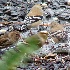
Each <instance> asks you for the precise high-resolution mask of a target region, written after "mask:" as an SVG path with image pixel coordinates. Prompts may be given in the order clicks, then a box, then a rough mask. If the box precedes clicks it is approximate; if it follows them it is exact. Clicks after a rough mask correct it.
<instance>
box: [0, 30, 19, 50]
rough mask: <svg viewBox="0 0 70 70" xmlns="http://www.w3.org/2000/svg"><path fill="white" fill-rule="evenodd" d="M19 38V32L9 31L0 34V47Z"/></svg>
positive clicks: (6, 45)
mask: <svg viewBox="0 0 70 70" xmlns="http://www.w3.org/2000/svg"><path fill="white" fill-rule="evenodd" d="M19 39H20V32H18V31H11V32H9V33H5V34H4V35H1V36H0V49H2V48H7V47H9V46H10V45H13V44H15V43H16V42H17V41H18V40H19Z"/></svg>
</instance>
